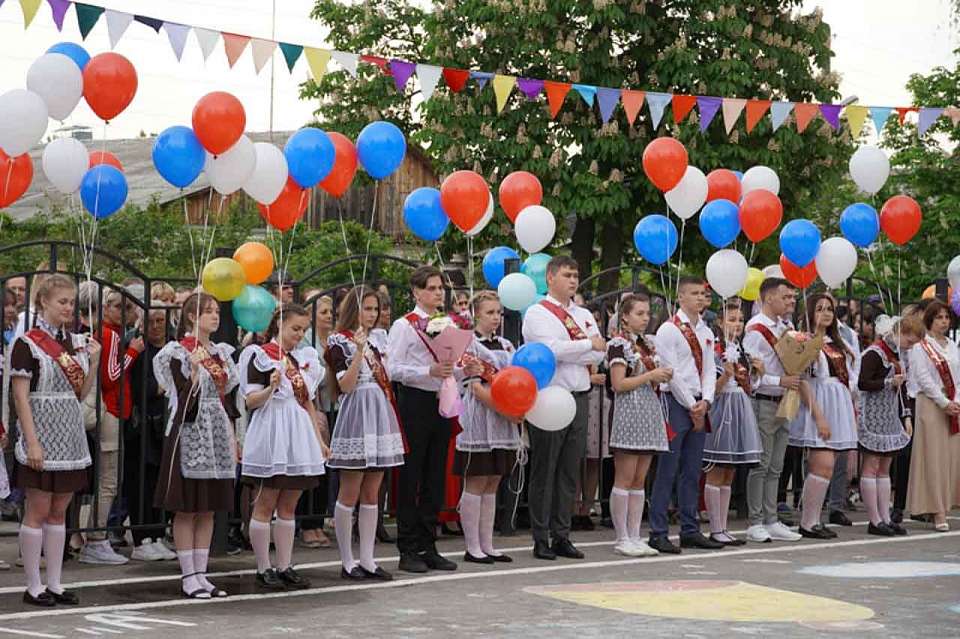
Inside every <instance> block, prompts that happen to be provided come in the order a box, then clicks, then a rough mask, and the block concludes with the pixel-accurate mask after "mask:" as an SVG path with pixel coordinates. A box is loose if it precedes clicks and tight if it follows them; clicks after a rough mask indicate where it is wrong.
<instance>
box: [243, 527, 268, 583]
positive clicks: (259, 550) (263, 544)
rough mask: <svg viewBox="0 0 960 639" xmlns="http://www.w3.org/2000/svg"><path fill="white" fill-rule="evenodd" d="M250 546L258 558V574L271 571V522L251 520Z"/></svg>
mask: <svg viewBox="0 0 960 639" xmlns="http://www.w3.org/2000/svg"><path fill="white" fill-rule="evenodd" d="M248 532H249V533H250V545H251V546H253V554H254V556H256V558H257V572H263V571H265V570H270V522H269V521H260V520H258V519H254V518H253V517H251V518H250V526H249V529H248Z"/></svg>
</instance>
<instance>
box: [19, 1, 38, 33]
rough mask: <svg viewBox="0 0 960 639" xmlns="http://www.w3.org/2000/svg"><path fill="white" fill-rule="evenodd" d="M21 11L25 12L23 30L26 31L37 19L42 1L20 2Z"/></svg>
mask: <svg viewBox="0 0 960 639" xmlns="http://www.w3.org/2000/svg"><path fill="white" fill-rule="evenodd" d="M20 10H21V11H23V28H24V29H26V28H27V27H29V26H30V23H31V22H33V19H34V18H36V17H37V11H39V10H40V0H20Z"/></svg>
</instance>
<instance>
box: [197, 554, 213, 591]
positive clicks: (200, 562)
mask: <svg viewBox="0 0 960 639" xmlns="http://www.w3.org/2000/svg"><path fill="white" fill-rule="evenodd" d="M209 562H210V549H209V548H194V549H193V569H194V570H196V571H197V581H199V582H200V585H201V586H202V587H203V589H204V590H206V591H207V592H210V591H212V590H214V589H216V586H214V585H213V584H212V583H210V581H209V580H208V579H207V564H208V563H209Z"/></svg>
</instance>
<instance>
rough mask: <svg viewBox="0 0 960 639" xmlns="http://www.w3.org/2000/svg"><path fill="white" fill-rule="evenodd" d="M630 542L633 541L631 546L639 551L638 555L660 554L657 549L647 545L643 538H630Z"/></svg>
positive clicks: (652, 555) (650, 555)
mask: <svg viewBox="0 0 960 639" xmlns="http://www.w3.org/2000/svg"><path fill="white" fill-rule="evenodd" d="M631 542H632V543H633V547H634V548H636V549H637V551H638V552H639V553H640V555H639V556H640V557H655V556H657V555H659V554H660V552H659V551H658V550H655V549H653V548H651V547H650V546H649V545H647V541H646V540H645V539H632V540H631Z"/></svg>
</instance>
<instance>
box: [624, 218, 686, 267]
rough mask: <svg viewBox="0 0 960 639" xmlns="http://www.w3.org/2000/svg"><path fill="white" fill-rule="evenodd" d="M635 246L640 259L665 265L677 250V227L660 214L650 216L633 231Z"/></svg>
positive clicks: (643, 219) (641, 221)
mask: <svg viewBox="0 0 960 639" xmlns="http://www.w3.org/2000/svg"><path fill="white" fill-rule="evenodd" d="M633 244H634V246H636V247H637V252H638V253H640V257H642V258H643V259H645V260H646V261H648V262H650V263H651V264H663V263H664V262H666V261H667V260H669V259H670V256H671V255H673V252H674V251H676V250H677V227H676V226H674V224H673V222H671V221H670V220H668V219H667V218H666V217H664V216H663V215H660V214H659V213H655V214H653V215H648V216H646V217H644V218H642V219H641V220H640V221H639V222H637V226H636V228H634V229H633Z"/></svg>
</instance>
